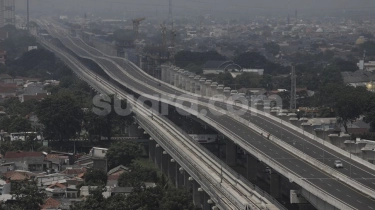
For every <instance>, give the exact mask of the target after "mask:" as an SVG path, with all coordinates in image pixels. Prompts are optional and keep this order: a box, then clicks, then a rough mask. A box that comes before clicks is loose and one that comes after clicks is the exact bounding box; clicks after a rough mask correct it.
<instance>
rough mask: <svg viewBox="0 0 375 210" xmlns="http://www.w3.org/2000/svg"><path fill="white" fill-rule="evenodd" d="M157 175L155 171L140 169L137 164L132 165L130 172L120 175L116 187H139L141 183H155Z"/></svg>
mask: <svg viewBox="0 0 375 210" xmlns="http://www.w3.org/2000/svg"><path fill="white" fill-rule="evenodd" d="M157 181H158V175H157V173H156V171H155V170H153V169H150V168H145V167H142V166H141V165H139V164H136V163H133V164H132V165H131V166H130V172H128V173H122V174H121V175H120V177H119V179H118V186H120V187H129V186H131V187H136V186H140V185H141V183H142V182H157Z"/></svg>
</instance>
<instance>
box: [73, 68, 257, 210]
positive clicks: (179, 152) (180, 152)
mask: <svg viewBox="0 0 375 210" xmlns="http://www.w3.org/2000/svg"><path fill="white" fill-rule="evenodd" d="M73 69H75V68H73ZM95 76H96V75H95ZM114 89H115V90H116V88H114ZM137 107H139V106H137ZM137 113H138V112H137ZM139 115H140V114H139V113H138V115H137V116H139ZM156 119H157V118H156ZM164 123H165V122H163V124H164ZM150 129H153V128H150ZM156 131H157V130H156ZM159 135H160V134H159ZM164 137H165V136H164ZM162 139H164V138H162ZM191 142H192V141H191ZM170 145H171V142H169V144H166V145H165V146H166V147H168V148H170V149H172V148H171V147H170ZM200 146H201V145H200ZM175 150H176V149H175ZM177 150H178V149H177ZM177 154H183V153H182V151H181V150H178V151H177ZM187 157H188V156H184V157H183V158H182V160H185V159H188V158H187ZM202 170H203V169H202ZM204 176H205V175H204ZM199 178H202V177H201V176H199ZM205 178H206V179H209V177H207V176H205ZM211 181H212V180H211ZM211 183H212V182H211ZM206 187H208V186H206ZM224 189H225V188H224ZM226 196H227V197H232V199H234V198H233V196H232V195H231V194H228V193H227V194H226ZM216 197H218V196H216ZM218 203H220V200H218ZM238 205H239V204H238V203H237V206H238ZM252 207H253V208H255V209H259V208H258V207H256V206H252Z"/></svg>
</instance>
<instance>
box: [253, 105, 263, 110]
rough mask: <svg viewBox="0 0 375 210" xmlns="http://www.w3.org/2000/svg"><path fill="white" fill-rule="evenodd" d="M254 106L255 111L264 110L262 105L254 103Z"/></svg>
mask: <svg viewBox="0 0 375 210" xmlns="http://www.w3.org/2000/svg"><path fill="white" fill-rule="evenodd" d="M254 106H255V108H256V109H258V110H260V111H263V110H264V104H263V103H255V104H254Z"/></svg>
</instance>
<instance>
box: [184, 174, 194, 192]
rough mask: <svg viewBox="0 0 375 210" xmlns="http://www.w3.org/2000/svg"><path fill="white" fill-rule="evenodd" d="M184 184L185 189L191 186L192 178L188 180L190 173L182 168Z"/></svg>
mask: <svg viewBox="0 0 375 210" xmlns="http://www.w3.org/2000/svg"><path fill="white" fill-rule="evenodd" d="M183 174H184V186H185V188H186V189H187V190H190V189H191V188H192V187H193V184H194V180H190V174H189V173H188V172H186V171H185V170H184V173H183Z"/></svg>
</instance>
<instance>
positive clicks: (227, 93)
mask: <svg viewBox="0 0 375 210" xmlns="http://www.w3.org/2000/svg"><path fill="white" fill-rule="evenodd" d="M230 90H231V88H230V87H224V91H223V92H224V96H225V98H226V99H228V98H229V97H230Z"/></svg>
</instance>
